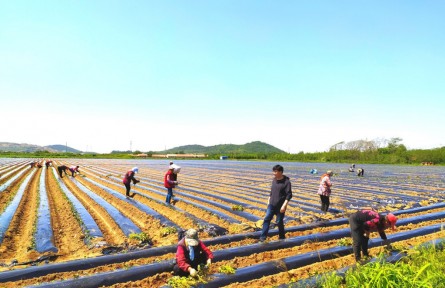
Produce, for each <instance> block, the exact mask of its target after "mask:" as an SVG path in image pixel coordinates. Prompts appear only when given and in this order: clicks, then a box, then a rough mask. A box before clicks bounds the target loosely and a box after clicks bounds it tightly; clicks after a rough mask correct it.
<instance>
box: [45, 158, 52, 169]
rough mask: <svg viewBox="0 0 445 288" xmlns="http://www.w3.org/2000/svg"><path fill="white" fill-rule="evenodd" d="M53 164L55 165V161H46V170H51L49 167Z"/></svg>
mask: <svg viewBox="0 0 445 288" xmlns="http://www.w3.org/2000/svg"><path fill="white" fill-rule="evenodd" d="M51 163H53V161H52V160H46V161H45V166H46V169H48V168H49V166H51Z"/></svg>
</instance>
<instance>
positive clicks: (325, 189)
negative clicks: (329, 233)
mask: <svg viewBox="0 0 445 288" xmlns="http://www.w3.org/2000/svg"><path fill="white" fill-rule="evenodd" d="M332 175H334V172H332V171H331V170H328V171H326V173H325V174H323V175H321V177H320V186H319V187H318V192H317V194H318V195H320V200H321V208H320V209H321V211H323V212H328V210H329V204H330V201H329V197H330V196H331V187H332V182H331V176H332Z"/></svg>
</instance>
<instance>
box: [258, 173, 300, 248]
mask: <svg viewBox="0 0 445 288" xmlns="http://www.w3.org/2000/svg"><path fill="white" fill-rule="evenodd" d="M272 171H273V174H274V178H273V180H272V187H271V189H270V195H269V199H268V200H267V211H266V216H265V217H264V221H263V229H262V232H261V236H260V242H264V241H266V238H267V233H268V232H269V226H270V221H272V218H273V216H274V215H276V222H277V225H278V235H279V239H284V238H285V235H284V233H285V232H284V222H283V220H284V213H285V212H286V209H287V204H288V203H289V200H290V199H291V198H292V187H291V183H290V179H289V177H287V176H286V175H283V172H284V168H283V166H281V165H275V166H274V167H273V168H272Z"/></svg>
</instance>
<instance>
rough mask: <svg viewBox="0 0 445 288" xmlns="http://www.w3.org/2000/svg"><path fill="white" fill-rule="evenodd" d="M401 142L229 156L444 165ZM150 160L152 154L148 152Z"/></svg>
mask: <svg viewBox="0 0 445 288" xmlns="http://www.w3.org/2000/svg"><path fill="white" fill-rule="evenodd" d="M401 141H402V139H400V138H392V139H390V140H389V141H386V140H382V141H375V140H374V141H365V140H358V141H353V142H348V143H344V142H340V143H337V144H335V145H333V146H332V147H331V148H330V149H329V151H327V152H316V153H304V152H300V153H297V154H290V153H227V154H225V155H226V156H228V157H229V159H238V160H269V161H298V162H333V163H370V164H372V163H373V164H421V163H424V162H430V163H433V164H435V165H445V147H441V148H436V149H430V150H421V149H415V150H408V149H407V148H406V147H405V145H403V144H401ZM140 153H141V152H140V151H134V152H131V151H121V152H120V153H119V152H118V151H113V153H111V154H93V153H63V152H60V153H51V152H48V151H37V152H33V153H24V152H0V157H16V158H18V157H20V158H31V157H33V158H107V159H134V158H135V155H137V154H140ZM147 154H148V155H147V156H148V157H151V156H152V154H151V153H147ZM220 156H221V154H220V153H218V154H216V153H214V154H209V155H208V158H206V159H219V157H220Z"/></svg>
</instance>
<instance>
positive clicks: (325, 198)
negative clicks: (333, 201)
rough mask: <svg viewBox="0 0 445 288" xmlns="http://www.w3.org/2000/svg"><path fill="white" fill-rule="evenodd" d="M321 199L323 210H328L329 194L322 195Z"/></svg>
mask: <svg viewBox="0 0 445 288" xmlns="http://www.w3.org/2000/svg"><path fill="white" fill-rule="evenodd" d="M320 200H321V208H320V209H321V211H323V212H328V210H329V203H330V202H329V196H324V195H320Z"/></svg>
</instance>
